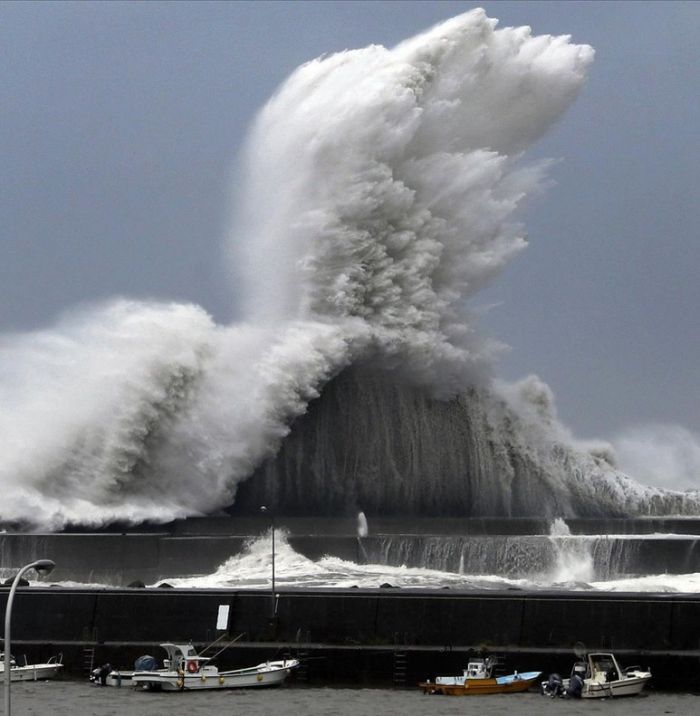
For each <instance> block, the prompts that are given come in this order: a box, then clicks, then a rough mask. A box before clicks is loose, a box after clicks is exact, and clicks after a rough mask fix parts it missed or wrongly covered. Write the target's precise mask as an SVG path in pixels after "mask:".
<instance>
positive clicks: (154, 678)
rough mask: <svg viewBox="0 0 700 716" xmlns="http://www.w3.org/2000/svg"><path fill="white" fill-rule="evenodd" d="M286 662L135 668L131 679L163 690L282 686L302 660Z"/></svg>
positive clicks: (136, 682) (138, 684) (150, 687)
mask: <svg viewBox="0 0 700 716" xmlns="http://www.w3.org/2000/svg"><path fill="white" fill-rule="evenodd" d="M283 664H284V665H281V666H272V665H267V664H261V665H259V666H258V667H252V668H250V669H238V670H234V671H218V670H217V669H216V668H213V667H205V668H203V669H202V670H201V671H200V672H198V673H194V674H190V673H178V672H177V671H172V670H168V671H165V670H159V671H136V672H134V675H133V677H132V679H131V681H132V682H133V684H134V686H142V687H144V688H147V689H154V690H160V691H203V690H208V689H247V688H253V687H255V688H259V687H269V686H280V685H281V684H283V683H284V681H285V680H286V679H287V677H288V676H289V674H290V673H291V672H292V670H293V669H294V668H296V667H297V666H298V664H299V662H298V661H296V660H290V661H287V662H283Z"/></svg>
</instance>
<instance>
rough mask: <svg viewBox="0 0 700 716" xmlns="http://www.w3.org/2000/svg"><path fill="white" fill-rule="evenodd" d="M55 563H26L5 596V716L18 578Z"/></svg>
mask: <svg viewBox="0 0 700 716" xmlns="http://www.w3.org/2000/svg"><path fill="white" fill-rule="evenodd" d="M55 566H56V564H55V563H54V562H52V561H51V560H50V559H38V560H37V561H36V562H32V563H31V564H27V565H25V566H24V567H22V569H20V570H19V572H17V574H16V576H15V578H14V581H13V582H12V588H11V589H10V594H9V595H8V597H7V605H6V606H5V640H4V648H5V716H10V683H11V674H10V656H11V646H10V619H11V617H12V602H13V601H14V598H15V592H16V591H17V585H18V584H19V580H20V579H21V578H22V575H23V574H24V573H25V572H28V571H29V570H30V569H36V571H37V572H38V573H40V574H41V573H42V572H43V573H44V574H48V573H49V572H50V571H51V570H52V569H53V568H54V567H55Z"/></svg>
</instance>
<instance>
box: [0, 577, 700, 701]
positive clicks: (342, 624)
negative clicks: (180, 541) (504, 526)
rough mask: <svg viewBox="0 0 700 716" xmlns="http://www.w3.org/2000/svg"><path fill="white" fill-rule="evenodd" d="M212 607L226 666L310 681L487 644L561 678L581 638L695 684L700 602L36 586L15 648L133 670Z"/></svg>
mask: <svg viewBox="0 0 700 716" xmlns="http://www.w3.org/2000/svg"><path fill="white" fill-rule="evenodd" d="M7 594H8V589H7V588H3V589H1V590H0V607H2V609H3V610H4V606H5V603H6V599H7ZM221 605H226V606H228V607H229V614H230V616H229V622H228V628H227V631H228V633H229V634H231V635H234V636H235V635H238V634H243V637H242V638H241V640H240V642H239V643H237V644H236V645H235V647H234V648H232V649H230V650H228V651H227V652H224V654H223V655H222V657H221V658H220V659H219V663H220V665H221V666H233V665H245V664H246V663H248V665H249V664H251V663H257V662H258V661H260V660H264V659H270V658H272V657H274V656H276V655H279V654H282V653H289V654H295V655H297V656H299V657H300V658H301V659H302V662H303V667H302V669H301V670H300V674H299V678H303V679H304V680H306V681H307V682H308V683H310V684H329V683H338V684H341V683H342V684H347V683H356V684H363V685H369V684H376V685H383V686H387V685H391V684H392V683H394V684H395V685H399V686H402V685H406V686H411V685H413V684H414V683H415V682H417V681H418V680H421V679H425V678H432V677H434V676H435V674H436V673H440V672H444V671H454V672H455V673H459V670H461V668H462V667H463V666H464V665H465V663H466V659H467V656H468V654H469V653H473V652H478V651H481V650H484V649H486V650H488V651H490V652H491V653H500V654H505V655H506V657H507V660H508V663H509V664H511V665H512V667H513V668H518V669H520V670H526V669H541V670H542V671H544V672H549V671H555V670H556V671H559V672H564V673H568V671H569V670H570V668H571V664H572V662H573V660H574V655H573V652H572V645H573V644H574V643H575V642H578V641H580V642H583V643H584V644H585V645H586V646H587V647H588V648H590V649H610V650H613V651H615V653H616V654H617V655H618V656H619V658H620V659H621V661H622V662H623V663H625V664H632V663H635V664H639V663H641V664H643V665H644V666H650V667H651V668H652V671H653V674H654V684H655V685H656V687H657V688H667V689H682V690H685V691H688V690H693V689H700V668H699V667H700V635H699V634H698V631H697V625H698V624H700V595H678V594H673V595H666V594H654V595H639V594H611V593H607V594H600V593H598V594H590V593H585V594H581V593H573V592H511V591H508V592H457V591H455V590H439V591H431V592H428V591H425V590H409V589H395V588H388V589H374V590H359V589H349V590H311V589H303V590H301V589H300V590H291V589H290V590H285V591H280V592H279V593H278V595H277V598H276V600H275V601H274V608H275V609H276V615H275V617H274V618H271V615H272V613H273V611H272V610H273V599H272V594H271V593H270V592H264V591H242V590H241V591H236V590H180V589H165V588H163V589H88V590H86V589H66V588H59V587H53V588H40V587H32V588H23V589H20V590H19V591H18V594H17V599H16V601H15V605H14V608H13V617H12V625H13V626H12V633H13V652H14V653H15V654H16V655H22V654H25V653H26V654H27V655H28V657H29V658H30V660H32V659H43V658H46V657H48V656H49V655H51V654H53V653H56V652H57V651H61V652H62V653H63V654H64V662H65V664H66V670H67V671H68V672H70V673H73V674H75V675H78V674H81V673H83V672H84V671H85V668H86V663H85V662H86V658H87V657H86V655H87V654H89V655H90V657H91V658H92V659H93V662H94V663H95V664H101V663H104V662H106V661H109V662H110V663H112V664H113V665H117V666H120V667H121V668H129V666H130V665H131V664H132V663H133V660H134V659H135V658H136V657H137V656H139V655H141V654H144V653H150V654H153V655H155V656H157V657H158V658H160V657H161V654H160V650H159V648H158V644H160V643H161V642H163V641H178V640H183V641H190V640H191V641H192V642H193V643H195V644H201V645H204V644H207V643H209V642H211V641H213V640H214V639H215V638H216V637H217V636H219V635H220V634H221V632H217V630H216V621H217V614H218V610H219V607H220V606H221Z"/></svg>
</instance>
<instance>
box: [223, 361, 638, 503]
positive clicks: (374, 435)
mask: <svg viewBox="0 0 700 716" xmlns="http://www.w3.org/2000/svg"><path fill="white" fill-rule="evenodd" d="M519 420H520V419H519V418H518V416H517V415H516V414H515V413H513V412H512V411H510V410H509V409H508V408H506V406H505V404H504V403H502V402H500V401H498V400H497V399H496V398H495V397H494V395H493V393H491V392H488V391H484V390H481V389H478V388H472V389H470V390H468V391H466V392H464V393H462V394H460V395H458V396H455V397H454V398H452V399H451V400H439V399H435V398H432V397H430V395H429V394H428V393H427V392H426V391H425V390H423V389H421V388H418V387H415V386H411V385H410V384H407V383H404V382H401V380H400V379H399V378H398V377H397V376H395V375H393V374H392V373H391V372H389V371H380V370H371V369H368V368H353V369H349V370H346V371H345V372H343V373H342V374H341V375H339V376H338V377H337V378H335V379H334V380H333V381H331V382H330V383H329V384H328V385H327V386H326V388H325V389H324V391H323V393H322V395H321V397H320V398H318V399H317V400H315V401H313V402H312V403H311V405H310V407H309V410H308V413H307V414H305V415H304V416H302V417H300V418H298V419H297V420H296V421H295V422H294V423H293V425H292V428H291V432H290V434H289V436H288V437H287V438H286V439H285V440H284V442H283V444H282V447H281V449H280V451H279V453H278V454H277V455H276V457H274V458H272V459H270V460H268V461H266V462H265V463H264V464H263V465H262V466H261V467H259V468H258V469H257V470H256V471H255V472H254V474H253V475H252V477H251V478H249V479H248V480H247V481H245V482H244V483H242V484H241V486H240V487H239V490H238V493H237V495H236V501H235V505H234V506H233V508H232V511H233V513H234V514H245V513H247V512H255V511H256V510H257V509H258V508H259V505H261V504H270V505H273V506H274V507H275V509H276V510H277V511H279V512H282V513H284V514H289V515H291V514H299V515H303V514H323V515H329V514H335V515H348V514H355V513H356V512H357V511H358V510H364V511H365V512H366V513H367V514H368V515H374V516H376V515H423V516H425V515H453V516H487V515H491V516H539V517H543V516H550V517H552V516H557V515H577V516H605V515H607V516H615V515H622V514H626V512H627V510H626V506H625V503H624V500H622V501H621V500H620V499H619V495H618V496H617V497H616V498H615V499H612V496H611V493H610V489H609V488H610V484H609V482H605V481H598V482H597V481H596V479H595V475H594V476H591V475H590V474H586V476H585V479H581V477H580V473H588V472H595V470H588V468H589V467H590V466H593V467H594V468H595V469H597V470H598V471H599V472H601V474H603V475H608V474H609V473H613V475H615V472H614V471H613V470H612V468H611V467H610V466H609V465H604V464H601V462H602V461H601V460H600V459H597V458H594V457H592V456H590V455H587V454H579V453H575V452H574V450H573V449H572V448H570V447H568V446H564V445H550V446H548V447H547V448H546V450H545V449H540V450H539V451H537V450H535V449H533V446H532V445H531V444H528V443H527V442H526V440H527V438H526V436H525V435H523V434H521V430H520V428H519V426H518V422H519ZM627 507H628V509H629V511H631V512H634V511H635V506H629V505H628V506H627ZM636 509H637V511H639V506H636Z"/></svg>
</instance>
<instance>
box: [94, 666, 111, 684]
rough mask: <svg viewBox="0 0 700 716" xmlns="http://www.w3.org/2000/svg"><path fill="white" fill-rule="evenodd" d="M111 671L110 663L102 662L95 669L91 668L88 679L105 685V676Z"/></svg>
mask: <svg viewBox="0 0 700 716" xmlns="http://www.w3.org/2000/svg"><path fill="white" fill-rule="evenodd" d="M111 671H112V665H111V664H102V666H98V667H97V668H96V669H93V670H92V673H91V674H90V681H92V683H93V684H99V685H100V686H107V677H108V676H109V674H110V672H111Z"/></svg>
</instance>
